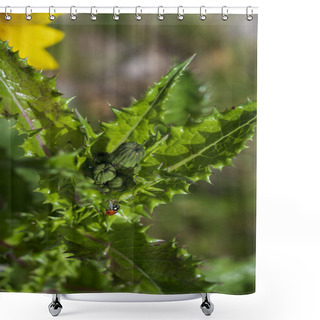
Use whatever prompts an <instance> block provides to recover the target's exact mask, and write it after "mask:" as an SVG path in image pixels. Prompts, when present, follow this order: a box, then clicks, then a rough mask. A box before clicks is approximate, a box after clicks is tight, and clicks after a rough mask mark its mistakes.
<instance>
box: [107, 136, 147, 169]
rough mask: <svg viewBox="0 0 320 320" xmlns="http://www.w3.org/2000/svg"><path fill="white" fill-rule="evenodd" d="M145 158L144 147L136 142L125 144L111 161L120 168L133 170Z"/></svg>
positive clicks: (114, 153)
mask: <svg viewBox="0 0 320 320" xmlns="http://www.w3.org/2000/svg"><path fill="white" fill-rule="evenodd" d="M143 156H144V148H143V146H141V145H140V144H138V143H136V142H125V143H123V144H122V145H121V146H120V147H119V148H118V149H117V150H115V151H114V152H113V153H112V154H111V156H110V161H111V163H112V164H114V165H116V166H118V167H120V168H121V167H122V168H133V167H135V166H136V165H137V164H138V163H139V162H140V161H141V159H142V158H143Z"/></svg>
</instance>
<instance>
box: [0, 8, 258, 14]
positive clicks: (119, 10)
mask: <svg viewBox="0 0 320 320" xmlns="http://www.w3.org/2000/svg"><path fill="white" fill-rule="evenodd" d="M49 10H50V13H51V14H54V13H69V14H79V13H87V14H94V15H97V14H118V15H119V14H161V15H166V14H178V15H179V14H180V15H185V14H202V15H208V14H249V15H251V14H257V13H258V7H254V6H252V7H251V6H247V7H233V6H230V7H227V6H220V7H206V6H201V7H200V6H199V7H187V6H186V7H184V6H179V7H167V6H158V7H147V6H136V7H121V6H114V7H100V6H97V7H95V6H92V7H81V6H71V7H61V6H57V7H55V6H51V7H40V6H25V7H20V6H2V7H0V13H7V14H13V13H18V14H19V13H21V14H32V13H48V14H49Z"/></svg>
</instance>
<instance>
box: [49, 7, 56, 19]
mask: <svg viewBox="0 0 320 320" xmlns="http://www.w3.org/2000/svg"><path fill="white" fill-rule="evenodd" d="M52 12H53V13H55V12H56V10H55V8H54V6H51V7H49V20H51V21H53V20H54V19H55V18H56V17H55V16H54V15H53V14H52Z"/></svg>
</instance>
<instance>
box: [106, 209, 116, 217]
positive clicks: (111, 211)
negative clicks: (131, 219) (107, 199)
mask: <svg viewBox="0 0 320 320" xmlns="http://www.w3.org/2000/svg"><path fill="white" fill-rule="evenodd" d="M116 213H117V211H115V210H107V211H106V213H105V214H106V216H113V215H114V214H116Z"/></svg>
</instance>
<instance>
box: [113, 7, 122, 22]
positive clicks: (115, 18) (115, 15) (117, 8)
mask: <svg viewBox="0 0 320 320" xmlns="http://www.w3.org/2000/svg"><path fill="white" fill-rule="evenodd" d="M116 10H117V13H116ZM119 15H120V10H119V7H117V6H115V7H113V20H114V21H118V20H119V19H120V17H119Z"/></svg>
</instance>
